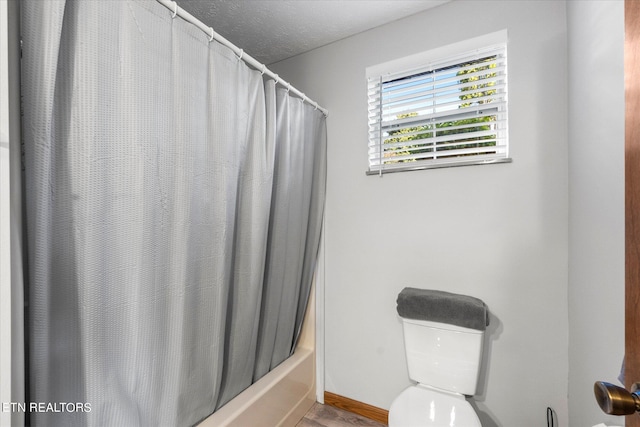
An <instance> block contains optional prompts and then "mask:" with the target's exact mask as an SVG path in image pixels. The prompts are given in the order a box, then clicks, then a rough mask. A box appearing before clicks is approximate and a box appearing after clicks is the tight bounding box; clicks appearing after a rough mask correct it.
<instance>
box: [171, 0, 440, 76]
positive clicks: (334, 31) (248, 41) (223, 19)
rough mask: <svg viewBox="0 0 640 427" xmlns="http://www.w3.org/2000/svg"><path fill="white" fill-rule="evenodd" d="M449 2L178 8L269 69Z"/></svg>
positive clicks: (269, 2)
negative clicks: (283, 61)
mask: <svg viewBox="0 0 640 427" xmlns="http://www.w3.org/2000/svg"><path fill="white" fill-rule="evenodd" d="M447 1H448V0H178V4H179V5H180V7H182V8H183V9H185V10H187V11H188V12H189V13H191V14H192V15H193V16H195V17H196V18H198V19H200V20H201V21H202V22H203V23H205V24H206V25H207V26H210V27H213V29H214V30H215V31H216V32H217V33H219V34H221V35H222V36H223V37H225V38H226V39H227V40H229V41H231V42H232V43H233V44H235V45H236V46H238V47H239V48H242V49H244V51H245V52H247V53H248V54H249V55H251V56H253V57H254V58H255V59H257V60H258V61H260V62H262V63H264V64H267V65H269V64H272V63H274V62H277V61H280V60H283V59H286V58H290V57H292V56H295V55H298V54H300V53H303V52H307V51H309V50H312V49H315V48H317V47H320V46H324V45H326V44H329V43H332V42H334V41H337V40H340V39H343V38H345V37H349V36H351V35H354V34H357V33H360V32H362V31H366V30H369V29H371V28H374V27H377V26H379V25H382V24H385V23H387V22H391V21H395V20H397V19H400V18H403V17H405V16H409V15H413V14H415V13H417V12H420V11H423V10H426V9H429V8H432V7H435V6H437V5H440V4H442V3H446V2H447Z"/></svg>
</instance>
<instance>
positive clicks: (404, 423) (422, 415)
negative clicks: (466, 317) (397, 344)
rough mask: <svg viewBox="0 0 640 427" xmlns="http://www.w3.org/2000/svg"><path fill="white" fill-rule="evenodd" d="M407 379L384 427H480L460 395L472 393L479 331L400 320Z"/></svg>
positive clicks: (477, 367)
mask: <svg viewBox="0 0 640 427" xmlns="http://www.w3.org/2000/svg"><path fill="white" fill-rule="evenodd" d="M402 324H403V330H404V342H405V350H406V356H407V364H408V367H409V378H410V379H411V380H413V381H416V382H417V384H416V385H412V386H411V387H409V388H407V389H406V390H404V391H403V392H402V393H400V395H399V396H398V397H396V398H395V400H394V401H393V403H392V404H391V408H390V409H389V427H427V426H429V427H445V426H446V427H482V425H481V424H480V419H479V418H478V416H477V414H476V413H475V411H474V409H473V407H472V406H471V404H470V403H469V402H468V401H467V400H466V399H465V395H468V396H472V395H474V394H475V393H476V386H477V383H478V374H479V372H480V366H481V360H482V343H483V341H484V330H478V329H471V328H466V327H461V326H456V325H452V324H448V323H442V322H435V321H429V320H415V319H409V318H402Z"/></svg>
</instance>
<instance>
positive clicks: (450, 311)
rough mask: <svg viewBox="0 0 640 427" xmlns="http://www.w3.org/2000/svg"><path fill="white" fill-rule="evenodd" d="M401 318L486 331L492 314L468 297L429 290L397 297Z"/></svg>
mask: <svg viewBox="0 0 640 427" xmlns="http://www.w3.org/2000/svg"><path fill="white" fill-rule="evenodd" d="M397 303H398V314H399V315H400V317H404V318H407V319H415V320H428V321H431V322H439V323H448V324H450V325H456V326H462V327H463V328H470V329H477V330H479V331H484V330H485V329H487V326H489V310H488V308H487V305H486V304H485V303H484V302H483V301H482V300H480V299H478V298H474V297H470V296H468V295H459V294H452V293H450V292H444V291H435V290H430V289H416V288H404V289H403V290H402V292H400V293H399V294H398V300H397Z"/></svg>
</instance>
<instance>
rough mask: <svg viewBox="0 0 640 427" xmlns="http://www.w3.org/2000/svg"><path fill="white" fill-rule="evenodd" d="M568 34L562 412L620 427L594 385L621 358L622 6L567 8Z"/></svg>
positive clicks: (579, 422) (609, 377) (611, 375)
mask: <svg viewBox="0 0 640 427" xmlns="http://www.w3.org/2000/svg"><path fill="white" fill-rule="evenodd" d="M567 14H568V34H569V44H568V46H569V75H570V76H571V78H570V79H569V166H570V167H569V171H570V173H569V188H570V193H569V194H570V198H569V201H570V205H569V206H570V214H569V236H570V238H569V254H570V258H569V414H570V419H571V425H573V426H591V425H594V424H596V421H598V422H607V423H608V424H618V425H619V424H620V423H622V422H623V421H622V420H621V419H620V418H619V417H617V418H618V419H616V417H607V416H605V414H604V413H602V411H600V408H599V407H598V405H597V404H596V402H595V399H594V397H593V383H594V382H595V381H597V380H604V381H608V382H611V383H614V384H618V381H617V376H618V373H619V371H620V364H621V362H622V358H623V354H624V2H622V1H580V2H577V1H570V2H567Z"/></svg>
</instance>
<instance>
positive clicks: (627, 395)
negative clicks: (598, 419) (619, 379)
mask: <svg viewBox="0 0 640 427" xmlns="http://www.w3.org/2000/svg"><path fill="white" fill-rule="evenodd" d="M637 388H638V387H637V384H634V386H633V387H632V391H631V392H628V391H627V390H625V389H624V388H622V387H618V386H617V385H613V384H610V383H606V382H604V381H596V383H595V384H594V385H593V392H594V393H595V395H596V400H597V401H598V405H599V406H600V409H602V410H603V411H604V412H605V413H607V414H609V415H631V414H635V413H636V412H638V411H640V391H636V390H637Z"/></svg>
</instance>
